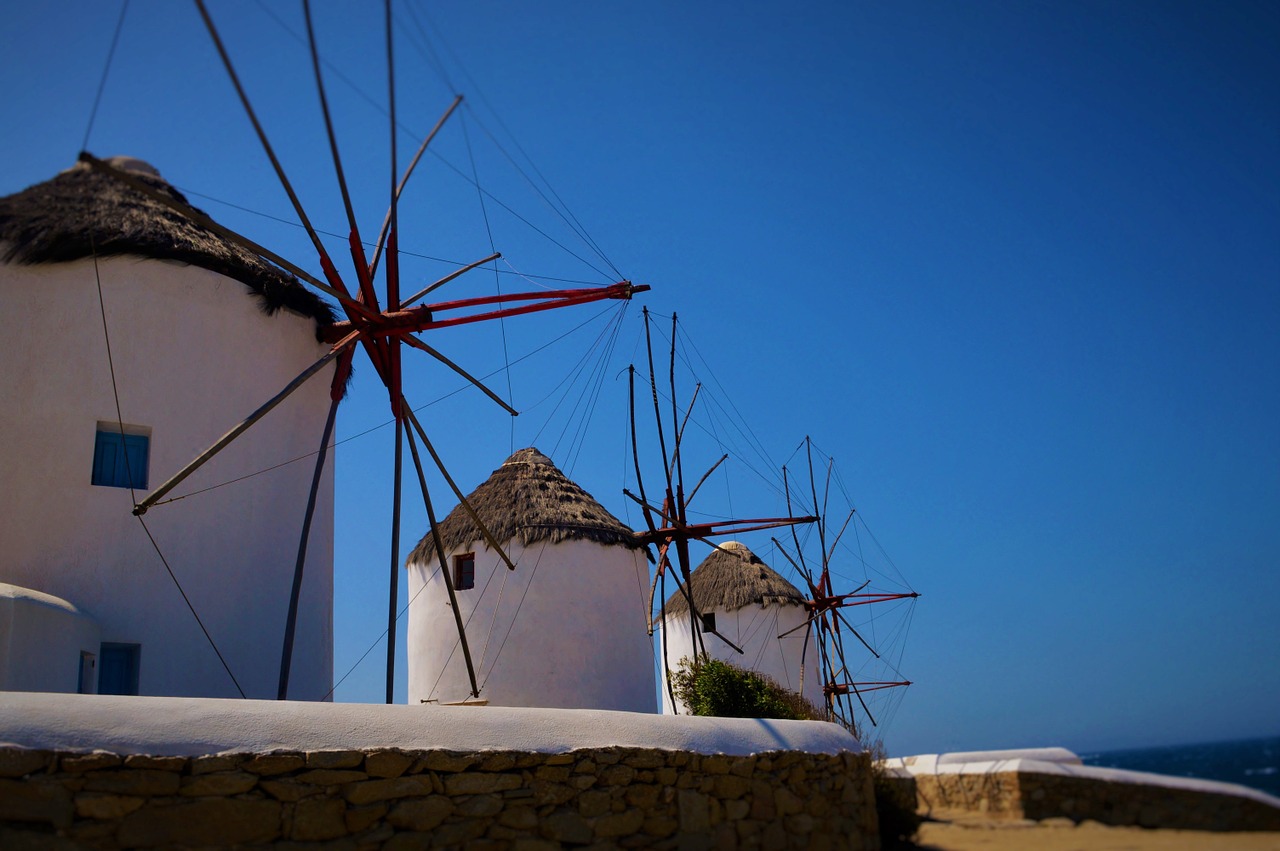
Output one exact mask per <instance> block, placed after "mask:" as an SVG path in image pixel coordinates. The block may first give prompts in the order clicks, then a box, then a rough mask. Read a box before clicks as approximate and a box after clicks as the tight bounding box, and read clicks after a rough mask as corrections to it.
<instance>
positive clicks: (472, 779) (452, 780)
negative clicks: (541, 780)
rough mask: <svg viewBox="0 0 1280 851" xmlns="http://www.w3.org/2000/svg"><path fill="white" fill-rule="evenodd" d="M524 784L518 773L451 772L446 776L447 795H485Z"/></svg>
mask: <svg viewBox="0 0 1280 851" xmlns="http://www.w3.org/2000/svg"><path fill="white" fill-rule="evenodd" d="M522 785H524V781H523V779H521V777H520V776H519V775H518V774H478V773H468V774H451V775H449V776H448V777H445V778H444V791H445V794H446V795H450V796H452V795H483V794H487V793H492V792H502V791H504V790H506V789H518V788H520V787H521V786H522Z"/></svg>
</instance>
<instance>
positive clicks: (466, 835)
mask: <svg viewBox="0 0 1280 851" xmlns="http://www.w3.org/2000/svg"><path fill="white" fill-rule="evenodd" d="M488 828H489V825H488V824H487V823H485V822H483V821H479V820H472V821H451V822H449V823H448V824H442V825H440V827H438V828H436V829H435V830H433V831H432V832H431V847H432V848H466V849H471V848H474V847H476V845H477V844H478V841H479V840H480V838H481V837H482V836H484V832H485V831H486V830H488Z"/></svg>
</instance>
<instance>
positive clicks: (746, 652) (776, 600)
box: [654, 541, 824, 714]
mask: <svg viewBox="0 0 1280 851" xmlns="http://www.w3.org/2000/svg"><path fill="white" fill-rule="evenodd" d="M719 547H720V548H719V549H718V550H712V552H711V554H710V555H708V556H707V557H706V558H705V559H704V560H703V561H702V563H701V564H699V565H698V566H697V567H696V568H695V569H694V570H693V572H692V573H691V574H690V576H689V584H690V586H691V588H692V594H693V604H694V606H695V607H696V608H697V610H698V614H699V615H700V616H701V618H702V623H701V624H700V627H701V632H702V642H703V645H705V647H706V650H707V655H708V656H710V657H711V658H713V659H720V660H722V661H725V662H729V663H732V664H734V665H737V666H738V667H740V668H746V669H748V670H752V671H756V672H758V673H761V674H764V675H765V676H767V677H769V678H770V679H772V680H774V681H775V682H777V683H778V684H779V685H781V686H783V687H785V688H788V689H791V690H792V691H795V692H799V693H800V694H802V695H803V696H804V697H805V698H807V699H808V700H809V701H810V702H811V703H813V704H814V705H815V706H817V707H818V708H821V707H822V706H823V705H824V698H823V696H822V668H821V665H819V664H818V649H817V648H816V647H814V646H813V639H812V636H810V640H809V645H810V646H809V648H808V651H807V653H806V652H805V636H806V635H808V634H809V633H810V632H811V629H810V628H808V627H806V626H804V624H805V623H806V621H807V620H808V617H809V614H808V610H807V609H806V608H805V606H804V602H805V596H804V595H803V594H801V593H800V591H799V589H797V588H796V587H795V586H794V585H792V584H791V583H790V582H788V581H787V580H786V579H784V578H783V577H782V576H780V575H779V574H778V572H777V571H775V570H774V569H773V568H771V567H769V566H768V565H767V564H765V563H764V562H763V561H761V560H760V559H759V557H758V556H756V554H755V553H753V552H752V551H751V550H750V549H749V548H747V547H746V546H745V545H744V544H740V543H738V542H737V541H729V542H727V543H723V544H720V545H719ZM664 611H665V623H664V619H663V615H661V614H660V615H659V616H658V617H657V618H656V619H655V620H654V626H655V628H656V629H655V635H656V637H657V641H658V647H659V648H660V649H659V652H663V651H662V650H661V648H663V647H664V646H665V648H666V650H665V653H666V659H667V668H668V669H669V670H671V671H675V670H676V669H677V668H678V667H679V664H680V660H681V659H686V658H688V659H692V658H693V657H694V656H695V655H696V652H695V650H694V639H693V630H692V625H691V623H690V617H691V614H690V611H689V602H688V601H687V600H686V599H685V597H684V594H682V593H681V592H680V591H679V590H677V591H675V593H673V594H672V595H671V596H670V597H668V598H667V601H666V604H665V607H664ZM664 639H665V644H664ZM724 639H728V641H725V640H724ZM729 642H732V643H733V644H735V645H737V647H738V648H740V649H741V650H742V652H741V653H739V652H738V650H736V649H734V648H733V647H732V646H730V644H729ZM802 655H803V656H804V665H803V669H802V666H801V656H802ZM802 670H803V673H802ZM674 710H678V711H679V713H680V714H684V713H685V711H686V710H685V707H684V706H682V705H679V704H678V702H677V705H676V706H675V707H673V706H672V703H671V696H670V693H669V691H668V689H667V684H666V683H665V682H664V683H663V688H662V711H663V712H664V713H667V714H671V713H672V712H673V711H674Z"/></svg>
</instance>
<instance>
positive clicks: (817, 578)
mask: <svg viewBox="0 0 1280 851" xmlns="http://www.w3.org/2000/svg"><path fill="white" fill-rule="evenodd" d="M801 445H802V446H803V448H804V451H805V461H806V472H807V476H806V477H804V478H807V480H808V481H807V484H808V488H807V489H806V488H804V487H803V478H802V480H801V484H800V485H799V486H798V487H797V486H796V484H795V483H794V481H793V479H792V477H791V476H790V475H789V473H788V470H787V468H786V466H784V467H783V468H782V476H783V484H784V489H785V492H786V499H787V508H788V510H790V508H791V506H792V504H793V503H799V504H804V505H806V506H808V507H811V508H812V509H813V510H814V512H815V513H816V515H817V516H816V518H815V521H814V523H813V526H812V532H813V534H812V539H811V540H810V541H809V542H808V546H806V545H805V542H804V541H802V539H801V536H800V535H799V534H797V532H796V530H795V529H794V528H793V529H792V535H791V547H790V548H789V547H788V546H786V545H785V544H783V543H782V542H781V541H779V540H778V539H777V538H773V543H774V545H775V546H776V547H777V549H778V551H779V552H780V553H782V555H783V556H784V557H785V559H786V560H787V561H788V562H789V563H790V564H791V566H792V567H793V568H794V569H795V571H796V572H797V573H798V574H799V575H800V577H801V578H802V579H803V580H804V583H805V587H806V588H807V590H808V595H809V598H808V599H807V600H805V601H804V606H805V608H806V609H807V610H808V619H807V620H806V622H805V623H804V624H802V625H800V626H799V627H796V628H795V629H793V630H790V631H789V632H794V631H795V630H799V629H804V630H805V642H804V650H803V651H802V654H801V677H803V676H804V665H805V658H806V656H807V654H808V649H809V644H810V643H811V642H810V639H812V644H813V645H814V649H815V651H816V652H817V654H818V657H819V664H818V668H819V671H820V675H821V677H822V693H823V696H824V697H825V699H826V705H827V712H828V714H829V716H830V717H831V718H832V720H836V721H839V722H840V723H842V724H844V725H845V726H846V727H849V728H850V729H856V723H855V721H856V718H855V712H854V702H855V701H856V703H857V705H858V707H859V708H860V709H861V710H862V713H863V715H864V717H866V718H867V720H868V721H869V722H870V723H871V725H872V726H873V727H874V726H877V725H878V721H877V718H876V714H875V713H874V712H873V711H872V709H871V706H870V705H869V700H868V696H869V695H871V694H872V693H875V692H882V691H885V690H889V689H900V688H901V689H905V688H906V687H908V686H910V685H911V682H910V681H909V680H905V679H902V678H901V676H900V675H898V676H897V677H896V678H892V679H890V678H876V679H863V678H861V672H862V671H863V670H864V669H865V668H866V667H867V666H865V665H862V666H859V665H855V664H853V663H854V662H856V660H857V658H858V657H857V656H855V655H854V653H853V652H848V651H847V650H846V646H845V639H846V638H851V642H850V643H851V645H852V649H853V650H854V651H855V652H859V653H861V652H864V651H865V653H866V654H868V655H869V657H870V659H871V660H872V661H873V662H874V663H876V664H875V665H874V666H872V667H874V669H876V670H887V671H890V672H892V674H897V667H896V664H895V660H893V659H891V658H888V656H887V655H886V654H884V653H882V652H881V650H880V649H878V648H877V647H876V646H875V642H874V641H872V640H868V638H867V637H866V636H864V635H863V630H860V629H859V627H858V625H857V624H855V623H854V622H853V621H852V620H851V617H850V615H849V614H848V613H849V612H850V611H852V610H855V609H858V608H860V607H863V606H868V607H869V606H875V605H881V604H886V603H893V602H900V601H905V602H908V603H910V602H914V601H915V600H916V598H918V597H919V596H920V594H919V593H918V592H916V591H910V590H909V591H900V590H898V591H888V590H877V589H874V588H871V586H872V585H873V583H874V578H867V579H866V580H865V581H864V582H863V583H862V584H861V585H859V586H858V587H857V588H855V589H854V590H853V591H849V592H839V591H838V590H837V588H836V576H835V572H834V569H833V565H835V564H836V556H837V554H838V553H840V552H841V551H842V549H848V548H847V547H843V546H842V545H843V544H844V538H845V534H846V533H847V532H848V531H850V529H851V528H853V527H852V523H853V521H854V518H855V516H856V511H855V509H854V508H853V507H849V508H848V511H847V513H844V514H843V519H842V520H841V519H839V518H837V520H838V522H839V524H840V525H839V527H838V528H835V529H834V534H833V528H832V527H831V526H830V525H829V511H830V510H831V496H832V494H831V485H832V481H833V478H834V476H835V461H834V459H828V461H827V465H826V470H825V472H824V474H823V476H822V495H821V499H819V491H818V472H817V471H815V469H814V464H813V453H814V447H813V442H812V441H811V440H810V439H809V438H808V437H806V438H805V439H804V441H803V443H802V444H801ZM877 546H878V544H877ZM815 547H816V553H815V552H814V548H815ZM806 551H808V555H806ZM868 589H871V590H868ZM906 623H907V624H908V625H909V618H908V619H907V621H906ZM904 632H905V630H904ZM786 634H788V633H784V634H783V635H786ZM781 637H783V636H779V638H781ZM890 637H891V638H893V639H894V640H898V639H900V638H905V634H902V635H899V634H896V633H895V634H892V635H891V636H890ZM854 642H856V644H854ZM859 646H860V647H861V650H860V651H859V650H857V647H859Z"/></svg>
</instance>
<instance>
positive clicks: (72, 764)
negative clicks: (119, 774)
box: [58, 751, 124, 773]
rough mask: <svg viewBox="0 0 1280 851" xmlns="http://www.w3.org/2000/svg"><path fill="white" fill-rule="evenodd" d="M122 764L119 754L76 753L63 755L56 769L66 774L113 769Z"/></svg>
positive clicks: (103, 752)
mask: <svg viewBox="0 0 1280 851" xmlns="http://www.w3.org/2000/svg"><path fill="white" fill-rule="evenodd" d="M122 762H124V759H123V758H122V757H121V756H120V754H114V753H107V752H106V751H94V752H93V753H78V754H68V755H64V756H63V757H62V758H61V759H60V760H58V768H59V770H61V771H65V772H68V773H74V772H80V771H95V770H97V769H100V768H115V767H116V766H118V765H120V764H121V763H122Z"/></svg>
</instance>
